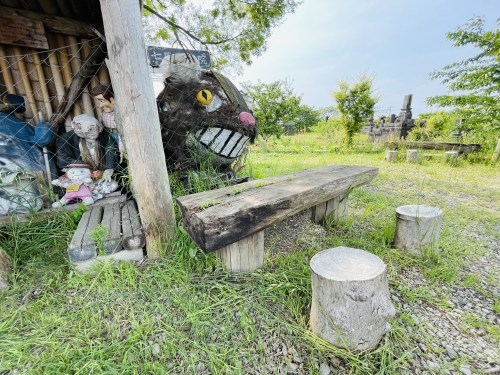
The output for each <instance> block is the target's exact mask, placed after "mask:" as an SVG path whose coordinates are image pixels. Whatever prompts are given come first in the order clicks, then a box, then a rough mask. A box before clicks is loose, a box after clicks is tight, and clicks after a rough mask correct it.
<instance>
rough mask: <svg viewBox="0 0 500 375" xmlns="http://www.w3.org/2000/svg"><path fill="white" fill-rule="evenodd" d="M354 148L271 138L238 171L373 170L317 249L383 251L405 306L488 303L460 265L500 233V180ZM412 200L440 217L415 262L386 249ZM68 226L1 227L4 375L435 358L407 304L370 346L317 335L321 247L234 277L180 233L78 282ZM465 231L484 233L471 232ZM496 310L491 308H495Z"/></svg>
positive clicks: (275, 368) (463, 163) (388, 369)
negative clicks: (312, 321) (137, 262)
mask: <svg viewBox="0 0 500 375" xmlns="http://www.w3.org/2000/svg"><path fill="white" fill-rule="evenodd" d="M360 142H365V144H364V145H359V143H360ZM356 144H357V146H355V147H354V148H352V149H346V148H344V147H343V146H341V145H339V144H338V143H332V140H331V139H329V138H328V137H325V136H323V135H322V134H316V133H312V134H303V135H297V136H294V137H287V138H285V139H283V140H273V141H268V142H267V150H266V151H264V150H263V149H261V148H260V146H259V145H258V143H257V145H256V146H252V150H251V152H250V153H249V155H248V159H247V164H246V170H244V171H243V173H244V174H245V175H252V176H253V177H254V178H261V177H267V176H271V175H279V174H286V173H290V172H294V171H298V170H303V169H306V168H313V167H318V166H323V165H328V164H359V165H370V166H376V167H379V168H380V169H379V175H378V177H377V178H376V179H375V180H374V182H373V186H372V187H366V188H362V189H355V190H354V191H353V192H352V193H351V195H350V200H349V209H350V213H349V217H348V218H347V219H346V220H340V221H339V222H337V223H335V225H328V226H327V228H326V229H327V236H326V237H325V239H324V240H325V241H326V246H329V247H333V246H339V245H343V246H351V247H357V248H361V249H365V250H368V251H370V252H372V253H374V254H376V255H378V256H379V257H381V258H382V259H383V260H384V262H385V263H386V264H387V267H388V275H389V282H390V286H391V289H392V291H393V292H394V293H396V294H397V295H398V298H399V299H400V303H409V304H411V303H416V302H417V301H418V302H421V303H426V304H429V305H432V306H436V307H438V308H440V309H442V310H446V309H449V305H448V302H447V301H448V300H449V297H450V296H449V295H447V292H446V291H445V290H443V288H442V286H447V287H452V286H459V287H463V288H473V289H475V290H481V291H482V293H483V294H484V295H485V296H487V297H492V295H491V293H489V292H488V287H487V286H486V287H485V286H484V285H482V283H481V278H480V276H479V275H475V274H471V273H470V272H469V271H467V270H466V265H467V264H468V262H470V261H473V260H474V259H477V258H478V257H480V256H481V254H484V252H485V248H484V247H483V246H482V241H483V239H482V238H483V237H482V236H489V235H494V234H495V233H496V232H495V227H494V225H495V222H498V194H499V193H498V191H496V190H495V187H496V186H499V185H500V184H499V181H498V180H499V177H498V173H497V171H496V170H495V168H494V166H489V165H485V164H471V163H469V162H468V161H467V160H459V162H458V163H457V164H456V165H450V164H446V163H445V162H439V161H432V162H431V161H423V162H422V164H417V165H407V164H405V163H403V162H400V161H397V162H396V163H391V164H388V163H386V162H385V161H384V160H383V154H384V151H385V150H384V149H383V148H382V147H378V146H376V145H370V144H367V143H366V141H364V140H363V139H358V140H357V143H356ZM192 179H193V181H195V183H196V184H198V185H199V186H198V188H200V189H203V188H205V187H206V186H207V184H213V180H211V179H210V178H207V179H205V178H204V176H202V175H197V176H193V177H192ZM171 182H172V184H173V187H172V191H173V194H174V196H178V195H181V194H183V192H184V190H183V187H182V183H181V182H180V181H179V180H177V179H176V177H175V176H171ZM238 192H239V190H238V187H237V186H236V187H235V188H234V194H237V193H238ZM415 203H425V204H428V205H437V206H439V207H442V208H443V210H444V220H445V229H444V230H443V232H442V234H441V240H440V244H439V247H440V252H439V254H438V255H437V256H433V257H427V258H423V259H417V258H414V257H411V256H409V255H406V254H404V253H401V252H399V251H396V250H394V249H392V248H391V242H392V238H393V235H394V231H395V220H394V212H395V209H396V207H398V206H400V205H403V204H415ZM209 204H210V203H209V202H207V205H209ZM80 214H81V213H80ZM77 219H78V214H76V217H72V216H69V215H60V216H57V217H55V218H54V219H51V220H49V221H47V220H46V221H36V220H33V221H32V222H30V223H28V224H25V225H21V224H14V225H12V226H7V227H3V228H1V229H0V246H1V247H2V248H4V249H5V250H7V252H8V253H9V254H10V255H11V257H12V260H13V264H14V271H13V273H12V276H11V279H10V282H11V287H10V288H9V289H7V290H5V291H2V292H0V299H1V304H0V353H2V355H1V356H0V373H3V372H8V371H13V372H14V371H16V373H19V374H24V373H26V374H47V373H50V374H88V373H93V374H104V373H106V374H135V373H137V374H149V373H150V374H156V373H172V374H195V373H196V374H203V373H212V374H239V373H247V372H249V373H256V372H260V373H270V374H272V373H283V372H285V371H286V369H292V368H293V364H294V363H295V364H297V363H300V364H301V366H302V369H303V371H305V372H306V373H309V374H317V373H319V366H320V364H321V363H329V364H332V366H342V367H343V368H345V369H346V370H345V371H346V372H348V373H352V374H404V373H408V374H410V373H413V372H414V369H411V368H409V367H408V366H409V363H410V360H411V358H412V356H413V354H414V352H415V340H417V339H418V340H427V341H426V343H427V346H428V347H429V348H431V350H432V351H433V352H436V353H437V354H436V355H441V354H440V350H439V348H435V347H434V345H433V339H434V338H432V337H423V336H422V334H421V332H420V328H419V326H417V325H415V324H414V323H413V321H412V318H411V316H410V314H409V313H408V312H407V311H403V310H401V311H400V312H399V313H398V314H397V315H396V317H394V318H393V319H392V320H391V325H392V330H391V331H390V332H389V333H388V334H387V335H385V336H384V337H383V339H382V342H381V343H380V345H379V346H378V347H377V348H376V349H375V350H372V351H369V352H362V353H354V352H350V351H348V350H344V349H339V348H335V347H333V346H331V345H330V344H328V343H327V342H325V341H323V340H321V339H320V338H318V337H316V336H315V335H313V334H312V333H311V332H310V331H309V330H308V319H309V316H308V315H309V309H310V303H311V291H310V284H311V280H310V271H309V260H310V259H311V257H312V256H313V255H314V254H315V253H317V252H318V251H320V250H322V248H321V247H320V246H319V245H318V244H314V243H311V242H310V241H304V242H301V241H297V243H296V244H295V245H294V248H293V249H291V250H290V251H286V252H283V251H281V252H277V251H273V249H272V248H268V249H266V255H265V266H264V268H263V269H262V270H260V271H259V272H256V273H254V274H249V275H247V274H229V273H226V272H224V271H223V270H221V269H220V268H219V265H218V264H217V262H216V259H215V255H214V254H208V255H207V254H204V253H203V252H201V251H200V250H199V249H198V248H197V247H196V246H195V245H194V243H193V242H192V241H191V240H190V239H189V237H188V236H187V234H186V232H185V231H184V230H183V229H182V227H181V226H179V230H178V239H177V241H176V243H175V244H174V246H173V249H172V251H171V253H170V254H169V255H168V256H167V257H165V258H163V259H161V260H159V261H149V262H146V263H144V264H143V265H141V266H134V265H131V264H128V263H123V264H118V265H115V264H107V263H104V264H102V265H99V267H98V268H97V269H96V270H95V271H94V272H93V273H89V274H84V275H81V274H79V273H76V272H75V271H74V270H72V268H71V266H70V264H69V262H68V260H67V256H66V247H67V243H68V242H69V240H70V239H71V235H72V233H73V231H74V229H75V222H77ZM468 228H474V232H475V233H478V235H479V237H472V236H468ZM96 236H97V237H98V234H96ZM279 241H280V238H275V239H274V246H276V247H278V246H279ZM272 243H273V242H272V241H270V244H271V246H273V245H272ZM408 270H419V271H420V279H418V280H408V279H407V278H405V277H404V275H405V272H407V271H408ZM486 282H488V283H491V285H495V283H498V280H497V279H495V278H492V279H491V280H486ZM493 309H494V310H495V311H496V312H497V313H498V310H500V308H499V302H498V300H495V302H494V305H493ZM461 324H462V326H463V328H464V329H465V330H466V331H467V330H472V329H475V328H477V327H482V328H484V329H485V330H486V331H487V335H488V336H487V337H488V339H490V340H497V339H498V327H495V326H494V325H492V324H491V323H490V322H488V321H485V320H484V319H482V318H480V317H477V316H474V315H467V316H466V318H465V319H464V320H463V321H462V322H461Z"/></svg>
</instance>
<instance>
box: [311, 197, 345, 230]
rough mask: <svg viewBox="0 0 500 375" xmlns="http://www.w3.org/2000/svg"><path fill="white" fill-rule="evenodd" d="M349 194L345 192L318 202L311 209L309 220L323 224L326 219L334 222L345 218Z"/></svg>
mask: <svg viewBox="0 0 500 375" xmlns="http://www.w3.org/2000/svg"><path fill="white" fill-rule="evenodd" d="M348 201H349V194H348V193H347V192H346V193H344V194H342V195H339V196H338V197H335V198H333V199H330V200H328V201H326V202H323V203H320V204H318V205H316V206H314V207H313V208H312V209H311V214H312V215H311V220H312V221H313V222H315V223H316V224H325V221H327V220H333V222H334V223H336V222H338V221H339V220H345V219H347V211H348V205H347V202H348Z"/></svg>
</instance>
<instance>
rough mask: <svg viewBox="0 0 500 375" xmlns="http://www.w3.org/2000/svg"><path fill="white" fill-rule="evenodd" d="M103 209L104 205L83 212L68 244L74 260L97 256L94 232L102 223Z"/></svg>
mask: <svg viewBox="0 0 500 375" xmlns="http://www.w3.org/2000/svg"><path fill="white" fill-rule="evenodd" d="M102 211H103V208H102V207H92V208H91V209H89V210H88V211H85V212H84V213H83V215H82V218H81V219H80V222H79V223H78V227H77V228H76V231H75V233H74V234H73V238H72V239H71V242H70V244H69V246H68V255H69V258H70V260H71V261H72V262H81V261H83V260H87V259H91V258H95V257H96V256H97V248H96V246H95V243H94V239H93V238H92V233H93V231H94V230H95V229H96V228H97V226H98V225H99V224H100V223H101V218H102Z"/></svg>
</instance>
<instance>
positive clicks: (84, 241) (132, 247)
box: [68, 195, 145, 269]
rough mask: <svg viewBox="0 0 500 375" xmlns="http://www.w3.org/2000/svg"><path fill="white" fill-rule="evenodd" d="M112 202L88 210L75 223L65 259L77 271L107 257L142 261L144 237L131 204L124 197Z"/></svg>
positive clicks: (133, 206) (115, 198)
mask: <svg viewBox="0 0 500 375" xmlns="http://www.w3.org/2000/svg"><path fill="white" fill-rule="evenodd" d="M112 198H113V199H109V200H108V202H106V198H105V199H103V200H102V201H97V202H96V203H95V204H94V205H92V206H89V207H88V210H87V211H85V212H84V213H83V215H82V218H81V219H80V221H79V223H78V227H77V228H76V231H75V233H74V234H73V238H72V240H71V242H70V244H69V246H68V255H69V259H70V260H71V262H72V263H73V264H74V265H75V267H76V268H77V269H86V268H88V267H89V266H90V264H92V263H93V262H94V261H95V260H96V259H97V260H103V259H106V258H107V257H109V258H114V259H129V260H140V259H142V248H143V247H144V245H145V237H144V234H143V231H142V226H141V222H140V218H139V214H138V212H137V207H136V205H135V202H134V201H133V200H128V201H127V200H126V197H125V196H124V195H120V196H118V197H112ZM98 203H99V204H98ZM136 258H138V259H136Z"/></svg>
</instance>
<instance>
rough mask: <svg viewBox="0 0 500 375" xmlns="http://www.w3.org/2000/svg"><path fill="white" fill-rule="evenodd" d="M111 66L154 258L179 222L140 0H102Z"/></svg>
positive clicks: (121, 124)
mask: <svg viewBox="0 0 500 375" xmlns="http://www.w3.org/2000/svg"><path fill="white" fill-rule="evenodd" d="M100 2H101V10H102V17H103V21H104V30H105V34H106V44H107V46H108V58H109V60H107V66H108V70H109V74H110V77H111V83H112V85H113V89H114V94H115V96H114V98H115V113H116V114H115V116H116V124H117V126H118V131H119V133H120V134H121V136H122V139H123V141H124V144H125V151H126V153H127V158H128V166H129V175H130V178H131V186H132V192H133V194H134V197H135V199H136V201H137V206H138V208H139V214H140V216H141V219H142V224H143V228H144V232H145V235H146V249H147V254H148V256H149V257H150V258H156V257H159V255H160V249H162V248H164V245H165V244H168V243H169V242H171V241H173V239H174V238H175V232H176V222H175V215H174V207H173V201H172V195H171V192H170V184H169V178H168V172H167V167H166V163H165V154H164V151H163V146H162V142H161V134H160V121H159V118H158V110H157V108H156V101H155V97H154V91H153V82H152V80H151V77H150V74H149V70H148V66H147V62H146V52H145V51H146V48H145V44H144V37H143V30H142V23H141V10H140V7H139V2H138V1H137V0H100Z"/></svg>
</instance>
